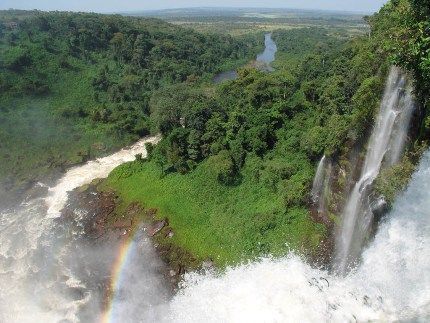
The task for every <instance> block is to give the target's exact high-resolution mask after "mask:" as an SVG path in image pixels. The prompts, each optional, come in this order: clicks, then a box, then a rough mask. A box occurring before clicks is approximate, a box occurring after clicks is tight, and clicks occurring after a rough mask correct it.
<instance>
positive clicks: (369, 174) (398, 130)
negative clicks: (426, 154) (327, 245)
mask: <svg viewBox="0 0 430 323" xmlns="http://www.w3.org/2000/svg"><path fill="white" fill-rule="evenodd" d="M413 108H414V101H413V95H412V87H411V85H410V84H409V82H408V80H407V78H406V76H405V75H404V74H403V73H402V71H401V70H400V69H399V68H397V67H392V68H391V71H390V74H389V77H388V80H387V84H386V88H385V92H384V96H383V100H382V102H381V107H380V111H379V114H378V116H377V119H376V123H375V126H374V129H373V132H372V135H371V138H370V141H369V145H368V148H367V154H366V158H365V162H364V166H363V169H362V171H361V176H360V179H359V180H358V182H357V183H356V184H355V186H354V188H353V190H352V192H351V194H350V196H349V199H348V201H347V203H346V207H345V209H344V211H343V214H342V225H341V229H340V232H339V235H338V239H337V241H336V255H335V268H336V270H337V271H338V272H339V273H345V272H346V271H347V270H348V269H349V267H353V266H354V263H355V262H356V261H357V260H358V258H359V256H360V253H361V250H362V248H363V245H364V243H365V240H366V238H367V236H368V233H369V228H370V226H371V224H372V221H373V214H372V211H371V208H370V201H369V194H370V192H371V187H372V184H373V181H374V180H375V178H376V177H377V176H378V174H379V171H380V169H381V167H383V165H384V166H391V165H394V164H395V163H397V162H398V161H399V158H400V157H401V154H402V153H403V148H404V145H405V140H406V136H407V131H408V129H409V122H410V119H411V115H412V112H413Z"/></svg>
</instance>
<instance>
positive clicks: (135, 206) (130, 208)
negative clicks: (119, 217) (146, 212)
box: [127, 202, 142, 217]
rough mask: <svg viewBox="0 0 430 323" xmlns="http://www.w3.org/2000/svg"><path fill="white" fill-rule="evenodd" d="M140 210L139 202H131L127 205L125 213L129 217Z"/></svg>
mask: <svg viewBox="0 0 430 323" xmlns="http://www.w3.org/2000/svg"><path fill="white" fill-rule="evenodd" d="M141 212H142V207H141V206H140V204H139V203H137V202H133V203H131V204H130V205H129V206H128V207H127V215H128V216H129V217H134V216H136V215H138V214H140V213H141Z"/></svg>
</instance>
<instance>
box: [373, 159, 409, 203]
mask: <svg viewBox="0 0 430 323" xmlns="http://www.w3.org/2000/svg"><path fill="white" fill-rule="evenodd" d="M414 171H415V165H414V164H413V163H412V162H411V160H410V159H409V158H408V157H404V158H403V160H402V162H401V163H399V164H397V165H394V166H392V167H390V168H386V169H384V170H382V171H381V173H380V174H379V176H378V177H377V179H376V181H375V191H376V192H377V193H378V194H380V195H382V196H384V198H385V199H386V201H387V202H388V204H389V205H392V204H393V203H394V201H395V199H396V197H397V195H398V194H399V193H400V192H402V191H403V190H404V189H405V188H406V186H407V185H408V183H409V180H410V178H411V176H412V174H413V172H414Z"/></svg>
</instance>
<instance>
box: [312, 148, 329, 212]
mask: <svg viewBox="0 0 430 323" xmlns="http://www.w3.org/2000/svg"><path fill="white" fill-rule="evenodd" d="M331 172H332V163H331V161H330V160H328V159H327V157H326V156H325V155H324V156H323V157H322V158H321V160H320V162H319V163H318V167H317V172H316V174H315V177H314V181H313V185H312V191H311V198H312V202H313V203H314V205H316V206H318V213H319V214H323V213H325V212H326V208H327V206H326V202H327V201H326V200H327V195H328V194H329V190H330V179H331Z"/></svg>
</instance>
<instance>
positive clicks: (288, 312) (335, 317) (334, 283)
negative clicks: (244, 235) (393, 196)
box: [170, 151, 430, 323]
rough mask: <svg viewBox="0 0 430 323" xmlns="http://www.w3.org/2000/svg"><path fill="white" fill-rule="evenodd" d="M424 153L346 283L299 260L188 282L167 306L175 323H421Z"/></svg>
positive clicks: (426, 233) (429, 161) (429, 225)
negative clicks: (417, 166) (404, 190)
mask: <svg viewBox="0 0 430 323" xmlns="http://www.w3.org/2000/svg"><path fill="white" fill-rule="evenodd" d="M429 209H430V151H428V152H427V153H426V154H425V155H424V156H423V159H422V161H421V163H420V166H419V169H418V171H417V172H416V173H415V174H414V175H413V177H412V180H411V183H410V185H409V187H408V189H407V190H406V192H404V193H403V194H402V195H401V196H400V197H399V198H398V199H397V201H396V202H395V203H394V206H393V209H392V211H391V212H390V214H389V216H388V217H387V221H386V222H384V223H382V224H381V226H380V228H379V230H378V232H377V234H376V236H375V239H374V240H373V241H372V243H371V244H370V245H369V247H368V248H367V250H365V251H364V253H363V261H362V262H361V264H360V265H359V266H358V267H357V268H356V269H355V270H353V271H351V272H349V273H348V274H347V275H346V276H338V275H334V274H330V273H328V272H327V271H325V270H319V269H315V268H312V267H311V266H309V265H308V264H307V263H306V262H304V261H303V260H302V259H301V258H300V257H298V256H296V255H290V256H288V257H285V258H281V259H262V260H261V261H258V262H254V263H249V264H244V265H241V266H238V267H234V268H228V269H227V270H226V272H225V273H224V274H222V275H217V274H189V275H187V276H186V277H185V282H184V286H185V288H184V289H183V290H181V291H180V292H179V294H178V295H176V296H175V298H174V299H173V301H172V302H171V305H170V308H171V316H172V318H173V321H175V322H185V323H187V322H428V321H429V319H430V275H429V274H428V273H429V272H430V248H429V246H430V214H429V211H428V210H429Z"/></svg>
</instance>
